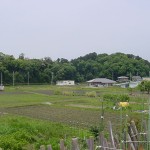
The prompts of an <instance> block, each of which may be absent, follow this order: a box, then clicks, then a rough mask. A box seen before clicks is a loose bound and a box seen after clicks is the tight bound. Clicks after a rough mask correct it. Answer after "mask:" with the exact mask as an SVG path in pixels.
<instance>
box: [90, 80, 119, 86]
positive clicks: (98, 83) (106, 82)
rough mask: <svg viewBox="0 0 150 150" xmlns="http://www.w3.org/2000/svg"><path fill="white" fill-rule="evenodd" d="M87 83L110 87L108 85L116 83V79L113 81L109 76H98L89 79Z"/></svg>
mask: <svg viewBox="0 0 150 150" xmlns="http://www.w3.org/2000/svg"><path fill="white" fill-rule="evenodd" d="M87 83H88V85H89V86H92V87H108V86H112V85H113V84H114V83H116V81H113V80H110V79H107V78H96V79H93V80H89V81H87Z"/></svg>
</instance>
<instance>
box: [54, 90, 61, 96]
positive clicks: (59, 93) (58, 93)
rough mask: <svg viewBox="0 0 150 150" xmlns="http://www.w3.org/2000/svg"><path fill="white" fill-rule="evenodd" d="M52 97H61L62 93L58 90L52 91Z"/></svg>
mask: <svg viewBox="0 0 150 150" xmlns="http://www.w3.org/2000/svg"><path fill="white" fill-rule="evenodd" d="M54 95H62V92H61V91H60V90H56V91H54Z"/></svg>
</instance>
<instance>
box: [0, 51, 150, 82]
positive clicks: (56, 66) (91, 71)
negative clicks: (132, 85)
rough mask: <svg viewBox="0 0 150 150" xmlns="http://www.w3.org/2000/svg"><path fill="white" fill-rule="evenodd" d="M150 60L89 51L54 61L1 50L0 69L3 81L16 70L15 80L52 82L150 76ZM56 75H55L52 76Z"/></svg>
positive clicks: (127, 55)
mask: <svg viewBox="0 0 150 150" xmlns="http://www.w3.org/2000/svg"><path fill="white" fill-rule="evenodd" d="M149 71H150V62H149V61H147V60H144V59H142V58H141V57H139V56H134V55H132V54H123V53H115V54H111V55H108V54H97V53H95V52H94V53H89V54H87V55H85V56H82V57H79V58H77V59H72V60H71V61H68V60H67V59H64V58H58V59H57V60H56V61H53V60H52V59H51V58H50V57H45V58H43V59H28V58H25V57H24V54H20V55H19V58H17V59H16V58H14V56H12V55H6V54H3V53H1V52H0V72H2V74H3V83H4V84H12V80H13V79H12V78H13V72H14V78H15V83H25V84H27V82H28V78H29V81H30V83H48V84H50V83H51V82H52V81H53V83H55V82H56V81H57V80H75V81H76V82H85V81H87V80H90V79H93V78H98V77H105V78H109V79H113V80H116V79H117V77H118V76H128V77H130V76H131V75H132V76H133V75H139V76H141V77H145V76H149ZM52 76H53V79H52Z"/></svg>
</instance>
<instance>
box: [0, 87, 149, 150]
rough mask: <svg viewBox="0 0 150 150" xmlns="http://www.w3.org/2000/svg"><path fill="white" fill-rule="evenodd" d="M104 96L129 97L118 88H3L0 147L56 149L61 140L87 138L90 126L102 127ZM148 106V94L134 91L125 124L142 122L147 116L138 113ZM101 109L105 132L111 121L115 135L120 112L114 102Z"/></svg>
mask: <svg viewBox="0 0 150 150" xmlns="http://www.w3.org/2000/svg"><path fill="white" fill-rule="evenodd" d="M90 92H95V93H96V97H89V96H87V93H90ZM105 94H128V95H130V93H129V91H128V90H127V89H122V88H117V87H116V88H115V87H113V88H89V87H86V86H73V87H67V86H66V87H57V86H49V85H36V86H34V85H32V86H17V87H9V86H8V87H5V91H1V92H0V121H1V125H0V147H5V149H15V150H17V149H22V147H24V148H23V149H32V147H33V145H35V147H36V148H38V147H39V146H40V144H48V143H49V144H52V145H53V147H54V149H58V141H59V139H60V138H65V139H66V144H67V145H69V140H68V139H71V137H73V136H77V137H80V138H84V137H87V136H89V135H90V134H91V133H89V130H90V129H91V127H95V126H97V127H99V126H100V124H101V119H100V117H101V113H102V109H101V108H102V100H103V96H104V95H105ZM147 103H148V95H147V94H141V93H140V92H139V91H136V90H135V91H134V92H133V94H132V95H130V109H127V110H123V112H122V114H123V115H122V118H123V119H124V118H125V116H126V115H127V114H128V116H129V117H128V118H127V120H128V121H129V120H132V119H135V121H136V122H137V123H139V122H141V121H142V120H144V119H146V118H147V115H146V114H144V113H139V112H141V111H142V110H148V104H147ZM103 106H104V125H105V129H107V124H108V121H111V122H112V124H113V128H114V132H121V131H120V130H118V129H120V126H121V124H120V123H121V121H120V110H113V109H112V107H113V102H105V101H104V102H103ZM139 125H140V124H139ZM106 135H107V130H106ZM20 139H22V140H20ZM42 142H43V143H42ZM14 143H19V144H14ZM13 145H14V147H13ZM29 147H30V148H29Z"/></svg>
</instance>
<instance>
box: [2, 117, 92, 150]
mask: <svg viewBox="0 0 150 150" xmlns="http://www.w3.org/2000/svg"><path fill="white" fill-rule="evenodd" d="M0 121H1V124H0V147H2V148H5V149H11V150H19V149H22V148H23V149H28V148H29V147H33V145H34V147H35V148H36V149H38V148H39V147H40V145H43V144H45V145H48V144H52V146H53V149H54V150H57V149H58V147H59V140H60V139H62V138H63V139H65V143H66V145H67V146H68V147H69V146H70V139H71V138H72V137H73V136H78V137H80V138H83V137H82V136H90V133H89V132H87V131H86V130H80V132H81V133H80V135H79V134H78V132H79V129H78V128H70V127H69V126H66V125H62V124H60V123H52V122H47V121H41V120H37V119H35V120H33V119H30V118H26V117H19V116H14V115H5V116H0Z"/></svg>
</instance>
